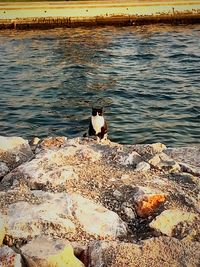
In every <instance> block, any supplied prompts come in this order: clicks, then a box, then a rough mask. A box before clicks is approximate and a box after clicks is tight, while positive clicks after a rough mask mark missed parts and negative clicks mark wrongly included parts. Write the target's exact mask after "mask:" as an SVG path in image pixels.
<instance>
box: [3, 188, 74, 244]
mask: <svg viewBox="0 0 200 267" xmlns="http://www.w3.org/2000/svg"><path fill="white" fill-rule="evenodd" d="M34 195H35V196H37V197H38V198H39V199H40V200H41V204H35V205H34V204H30V203H28V202H24V201H20V202H17V203H14V204H11V205H10V206H9V208H8V225H7V235H9V236H11V237H12V238H13V239H19V238H23V239H27V238H28V237H31V238H33V237H34V236H38V235H41V234H46V235H51V234H55V235H57V236H62V234H63V233H73V232H74V231H75V225H74V223H73V222H72V221H71V220H70V219H69V217H70V216H71V207H72V200H71V198H70V197H69V196H68V195H67V194H64V193H58V194H53V193H47V192H42V191H34Z"/></svg>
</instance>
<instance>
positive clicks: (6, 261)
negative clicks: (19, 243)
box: [0, 246, 23, 267]
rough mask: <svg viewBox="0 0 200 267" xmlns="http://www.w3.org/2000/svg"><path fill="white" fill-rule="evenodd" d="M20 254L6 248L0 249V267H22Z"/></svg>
mask: <svg viewBox="0 0 200 267" xmlns="http://www.w3.org/2000/svg"><path fill="white" fill-rule="evenodd" d="M22 266H23V265H22V258H21V255H20V254H17V253H16V252H14V251H13V250H12V249H11V248H9V247H7V246H3V247H0V267H22Z"/></svg>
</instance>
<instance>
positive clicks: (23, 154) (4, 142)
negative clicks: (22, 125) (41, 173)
mask: <svg viewBox="0 0 200 267" xmlns="http://www.w3.org/2000/svg"><path fill="white" fill-rule="evenodd" d="M32 156H33V153H32V151H31V148H30V146H29V144H28V141H27V140H24V139H23V138H21V137H5V136H0V161H1V162H3V163H5V164H6V166H5V165H4V171H5V169H6V167H7V168H9V169H10V170H12V169H14V168H15V167H17V166H19V165H20V164H22V163H23V162H26V161H27V160H29V159H30V158H31V157H32ZM1 164H2V163H1ZM6 172H7V171H6ZM0 178H1V177H0Z"/></svg>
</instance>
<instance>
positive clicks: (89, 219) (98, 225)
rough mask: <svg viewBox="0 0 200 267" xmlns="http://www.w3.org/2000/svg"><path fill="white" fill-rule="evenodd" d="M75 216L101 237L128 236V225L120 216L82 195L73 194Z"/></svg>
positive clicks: (84, 226) (90, 230) (91, 231)
mask: <svg viewBox="0 0 200 267" xmlns="http://www.w3.org/2000/svg"><path fill="white" fill-rule="evenodd" d="M73 200H74V202H75V216H76V218H77V219H78V221H79V222H80V224H81V225H82V226H83V228H84V229H85V231H86V232H88V233H90V234H93V235H99V236H101V237H108V236H110V237H112V238H116V237H119V236H126V234H127V226H126V224H125V223H124V222H123V221H122V220H121V219H120V217H119V216H118V215H117V214H116V213H114V212H112V211H109V210H108V209H106V208H105V207H103V206H102V205H99V204H95V203H93V202H92V201H90V200H88V199H86V198H83V197H82V196H80V195H76V194H74V195H73Z"/></svg>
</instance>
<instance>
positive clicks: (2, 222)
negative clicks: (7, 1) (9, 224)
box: [0, 212, 6, 246]
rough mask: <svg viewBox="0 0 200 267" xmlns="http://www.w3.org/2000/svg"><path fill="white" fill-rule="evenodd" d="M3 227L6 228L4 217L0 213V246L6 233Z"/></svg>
mask: <svg viewBox="0 0 200 267" xmlns="http://www.w3.org/2000/svg"><path fill="white" fill-rule="evenodd" d="M5 227H6V223H5V217H4V216H3V214H2V213H1V212H0V246H1V245H2V243H3V239H4V237H5V233H6V231H5Z"/></svg>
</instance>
